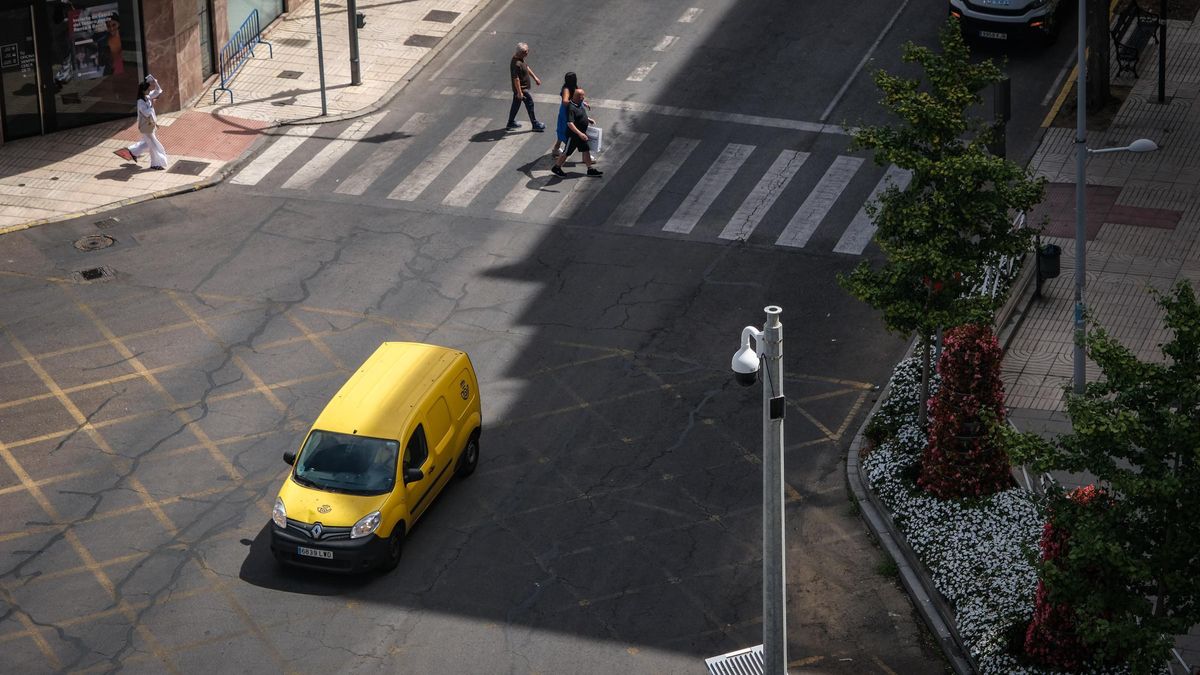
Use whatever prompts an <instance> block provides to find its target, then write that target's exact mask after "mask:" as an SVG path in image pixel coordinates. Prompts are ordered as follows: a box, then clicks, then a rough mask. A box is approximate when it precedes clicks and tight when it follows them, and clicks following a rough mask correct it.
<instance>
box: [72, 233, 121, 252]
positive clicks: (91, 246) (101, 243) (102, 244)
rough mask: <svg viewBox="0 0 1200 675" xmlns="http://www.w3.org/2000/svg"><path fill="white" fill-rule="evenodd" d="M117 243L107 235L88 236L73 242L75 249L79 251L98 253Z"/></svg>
mask: <svg viewBox="0 0 1200 675" xmlns="http://www.w3.org/2000/svg"><path fill="white" fill-rule="evenodd" d="M115 243H117V240H116V239H113V238H112V237H110V236H108V235H107V234H89V235H86V236H83V237H80V238H79V239H76V240H75V248H77V249H79V250H80V251H99V250H100V249H102V248H108V247H109V246H112V245H113V244H115Z"/></svg>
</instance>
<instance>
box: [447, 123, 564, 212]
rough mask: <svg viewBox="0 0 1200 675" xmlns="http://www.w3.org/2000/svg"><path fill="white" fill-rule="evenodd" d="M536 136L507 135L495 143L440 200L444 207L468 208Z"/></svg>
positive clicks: (530, 134)
mask: <svg viewBox="0 0 1200 675" xmlns="http://www.w3.org/2000/svg"><path fill="white" fill-rule="evenodd" d="M535 137H540V136H539V135H538V134H532V133H529V134H508V135H506V136H504V137H502V138H501V139H500V140H498V141H496V143H495V144H494V146H493V147H492V149H491V150H489V151H488V153H487V154H486V155H484V156H483V159H481V160H479V162H478V163H476V164H475V166H474V167H472V168H471V170H470V171H468V172H467V175H466V176H463V179H462V180H460V181H459V182H458V185H455V186H454V188H453V189H452V190H450V194H448V195H446V198H445V199H443V200H442V203H443V204H445V205H446V206H469V205H470V204H471V202H472V201H473V200H474V199H475V198H476V197H478V196H479V193H480V192H482V191H483V188H485V187H487V184H488V182H489V181H491V180H492V179H493V178H495V177H496V176H498V175H500V173H501V172H503V171H504V166H505V165H506V164H508V162H509V160H511V159H512V158H513V157H515V156H516V154H517V151H518V150H520V149H521V147H522V146H524V145H525V144H526V143H528V142H529V141H530V140H532V139H533V138H535Z"/></svg>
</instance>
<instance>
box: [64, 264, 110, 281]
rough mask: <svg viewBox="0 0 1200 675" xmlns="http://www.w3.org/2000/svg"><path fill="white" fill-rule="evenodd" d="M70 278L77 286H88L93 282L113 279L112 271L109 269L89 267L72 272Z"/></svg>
mask: <svg viewBox="0 0 1200 675" xmlns="http://www.w3.org/2000/svg"><path fill="white" fill-rule="evenodd" d="M71 278H72V279H74V280H75V283H78V284H90V283H91V282H93V281H107V280H109V279H111V278H113V271H112V268H110V267H90V268H88V269H86V270H79V271H78V272H72V273H71Z"/></svg>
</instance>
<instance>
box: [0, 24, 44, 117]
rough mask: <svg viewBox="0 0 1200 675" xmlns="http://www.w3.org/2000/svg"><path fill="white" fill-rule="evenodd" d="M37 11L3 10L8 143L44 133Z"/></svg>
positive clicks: (1, 90)
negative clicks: (38, 58)
mask: <svg viewBox="0 0 1200 675" xmlns="http://www.w3.org/2000/svg"><path fill="white" fill-rule="evenodd" d="M41 91H42V87H41V81H40V74H39V73H38V61H37V37H36V33H35V31H34V23H33V8H32V7H22V8H20V9H5V10H0V94H2V95H0V113H2V114H0V117H2V118H3V130H4V138H5V140H13V139H16V138H25V137H26V136H37V135H38V134H40V133H42V131H43V129H42V95H41Z"/></svg>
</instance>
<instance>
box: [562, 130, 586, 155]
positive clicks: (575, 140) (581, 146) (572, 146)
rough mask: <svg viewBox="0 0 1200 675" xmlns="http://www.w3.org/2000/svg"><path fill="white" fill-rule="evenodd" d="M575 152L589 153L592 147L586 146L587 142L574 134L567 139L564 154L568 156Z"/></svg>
mask: <svg viewBox="0 0 1200 675" xmlns="http://www.w3.org/2000/svg"><path fill="white" fill-rule="evenodd" d="M576 150H578V151H580V152H587V153H591V151H592V146H590V145H588V142H587V141H585V140H583V139H581V138H579V137H578V136H576V135H575V134H571V137H570V138H569V139H567V153H566V154H568V155H569V154H571V153H572V152H575V151H576Z"/></svg>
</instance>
